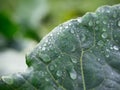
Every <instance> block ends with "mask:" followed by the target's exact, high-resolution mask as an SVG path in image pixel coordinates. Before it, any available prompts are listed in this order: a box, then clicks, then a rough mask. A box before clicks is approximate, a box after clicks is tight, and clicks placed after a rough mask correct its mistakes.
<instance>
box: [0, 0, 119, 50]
mask: <svg viewBox="0 0 120 90" xmlns="http://www.w3.org/2000/svg"><path fill="white" fill-rule="evenodd" d="M118 3H120V0H0V49H1V48H2V49H3V47H4V48H6V47H13V48H19V47H20V46H21V44H22V43H21V42H22V40H25V39H26V37H27V38H30V39H33V40H35V41H36V42H39V41H40V39H41V38H42V37H43V36H44V35H45V34H47V33H48V32H50V30H52V29H53V28H54V27H55V26H57V25H58V24H60V23H62V22H64V21H66V20H69V19H71V18H76V17H80V16H82V15H83V14H85V13H86V12H91V11H94V10H95V9H96V8H97V7H99V6H102V5H113V4H118Z"/></svg>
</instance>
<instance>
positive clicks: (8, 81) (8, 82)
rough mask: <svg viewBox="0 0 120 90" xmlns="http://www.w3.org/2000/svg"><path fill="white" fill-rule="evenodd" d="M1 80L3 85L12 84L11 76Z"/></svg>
mask: <svg viewBox="0 0 120 90" xmlns="http://www.w3.org/2000/svg"><path fill="white" fill-rule="evenodd" d="M1 78H2V80H3V81H4V82H5V83H7V84H9V85H11V84H13V79H12V77H11V76H2V77H1Z"/></svg>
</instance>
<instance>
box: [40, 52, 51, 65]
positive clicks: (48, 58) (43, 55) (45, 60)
mask: <svg viewBox="0 0 120 90" xmlns="http://www.w3.org/2000/svg"><path fill="white" fill-rule="evenodd" d="M40 57H41V59H42V60H43V61H44V62H46V63H48V62H50V61H51V59H50V57H49V55H48V54H42V53H41V54H40Z"/></svg>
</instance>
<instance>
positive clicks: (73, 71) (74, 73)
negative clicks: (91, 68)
mask: <svg viewBox="0 0 120 90" xmlns="http://www.w3.org/2000/svg"><path fill="white" fill-rule="evenodd" d="M70 77H71V79H73V80H75V79H76V78H77V73H76V71H75V70H74V69H72V71H71V72H70Z"/></svg>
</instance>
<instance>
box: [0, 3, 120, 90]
mask: <svg viewBox="0 0 120 90" xmlns="http://www.w3.org/2000/svg"><path fill="white" fill-rule="evenodd" d="M26 59H27V60H26V63H27V65H28V67H29V70H27V71H26V72H25V74H22V75H21V77H22V78H20V79H19V78H18V79H14V78H15V77H14V78H13V77H12V78H11V77H4V76H3V77H2V78H1V81H0V89H1V88H6V89H7V88H8V86H10V87H11V88H14V89H15V90H23V89H24V90H120V5H115V6H103V7H101V8H99V9H97V11H96V12H95V13H87V14H86V15H84V16H83V17H81V18H77V19H72V20H70V21H67V22H65V23H63V24H61V25H59V26H58V27H56V28H55V29H53V31H52V32H50V33H49V34H48V35H47V36H45V37H44V38H43V39H42V40H41V42H40V43H39V44H38V45H37V46H36V48H35V49H34V50H33V51H32V52H31V53H30V54H28V55H27V57H26ZM18 75H20V74H18ZM20 80H21V82H19V83H18V84H15V83H17V81H20ZM3 86H4V87H3Z"/></svg>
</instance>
